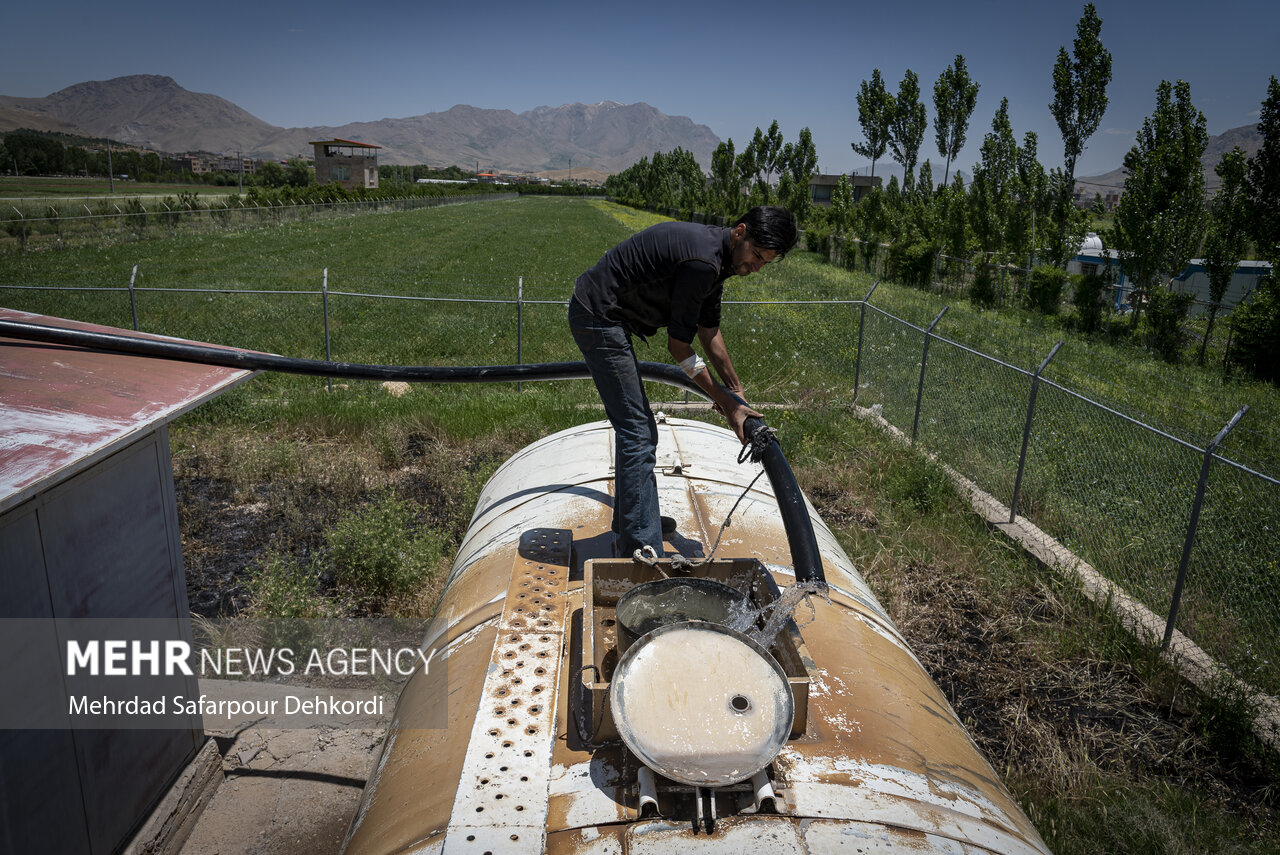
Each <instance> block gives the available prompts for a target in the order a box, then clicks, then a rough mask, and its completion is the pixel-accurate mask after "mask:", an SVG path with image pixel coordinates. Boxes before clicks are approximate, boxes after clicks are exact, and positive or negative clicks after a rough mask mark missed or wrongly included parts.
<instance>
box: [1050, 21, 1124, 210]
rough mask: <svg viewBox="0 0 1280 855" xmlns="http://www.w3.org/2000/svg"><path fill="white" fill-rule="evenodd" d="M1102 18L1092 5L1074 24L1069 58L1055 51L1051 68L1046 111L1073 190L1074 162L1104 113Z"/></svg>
mask: <svg viewBox="0 0 1280 855" xmlns="http://www.w3.org/2000/svg"><path fill="white" fill-rule="evenodd" d="M1101 33H1102V19H1101V18H1099V17H1098V12H1097V10H1096V9H1095V8H1094V7H1093V4H1092V3H1089V4H1087V5H1086V6H1085V7H1084V14H1083V15H1081V16H1080V22H1079V23H1078V24H1076V40H1075V43H1074V44H1073V45H1072V52H1071V55H1070V56H1068V55H1067V49H1066V48H1065V47H1060V48H1058V60H1057V62H1055V63H1054V65H1053V103H1052V104H1050V105H1049V110H1050V111H1052V113H1053V118H1054V119H1055V120H1057V122H1058V129H1059V130H1060V131H1062V153H1063V161H1064V165H1065V168H1066V175H1067V181H1068V183H1069V185H1070V186H1069V189H1070V190H1071V191H1072V192H1073V193H1074V192H1075V187H1076V161H1077V160H1078V159H1079V157H1080V155H1081V153H1082V152H1083V151H1084V147H1085V146H1084V144H1085V142H1086V141H1088V139H1089V137H1091V136H1093V134H1094V132H1095V131H1097V130H1098V125H1099V124H1100V123H1101V122H1102V115H1103V113H1105V112H1106V111H1107V104H1108V103H1109V101H1108V99H1107V84H1109V83H1110V82H1111V53H1110V52H1109V51H1108V50H1107V49H1106V48H1105V47H1103V46H1102V41H1101V39H1100V38H1099V36H1100V34H1101Z"/></svg>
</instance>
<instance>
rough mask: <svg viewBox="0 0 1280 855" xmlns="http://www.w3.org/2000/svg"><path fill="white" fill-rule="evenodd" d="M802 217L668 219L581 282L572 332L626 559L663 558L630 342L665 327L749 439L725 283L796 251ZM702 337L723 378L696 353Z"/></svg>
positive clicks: (646, 412)
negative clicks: (603, 443) (608, 449)
mask: <svg viewBox="0 0 1280 855" xmlns="http://www.w3.org/2000/svg"><path fill="white" fill-rule="evenodd" d="M795 242H796V221H795V218H794V217H793V216H792V215H791V212H790V211H788V210H787V209H786V208H782V207H777V206H761V207H756V208H752V209H751V210H750V211H748V212H747V213H746V214H744V215H743V216H742V218H741V219H739V220H738V221H737V222H736V223H734V225H733V227H732V228H724V227H722V226H711V225H702V224H698V223H678V222H668V223H660V224H658V225H656V226H652V227H650V228H648V229H645V230H644V231H642V232H639V233H638V234H635V235H633V236H632V237H630V238H628V239H626V240H624V241H623V242H622V243H620V244H618V245H617V246H615V247H614V248H613V249H611V250H609V251H608V252H607V253H605V255H604V257H603V258H601V259H600V261H598V262H597V263H596V264H595V266H594V267H592V268H591V269H590V270H588V271H586V272H585V273H583V274H582V275H581V276H579V277H578V279H577V282H576V283H575V285H574V289H573V298H572V299H571V300H570V301H569V329H570V331H571V332H572V333H573V339H574V341H575V342H576V343H577V345H578V348H579V349H580V350H581V351H582V356H583V358H584V359H585V360H586V363H587V368H588V370H589V371H590V372H591V379H592V380H593V381H594V382H595V385H596V390H597V391H598V392H599V393H600V399H601V401H603V402H604V411H605V415H606V416H607V417H608V419H609V423H610V424H611V425H613V431H614V439H615V442H614V446H615V451H616V459H615V461H614V523H613V525H614V530H615V531H616V532H617V533H618V537H619V542H618V546H619V554H620V555H631V554H632V553H633V552H634V551H635V550H637V549H641V548H643V547H645V546H651V547H653V549H654V551H655V552H656V553H657V554H658V555H662V554H663V551H662V530H663V526H662V519H661V517H660V515H659V510H658V485H657V480H656V477H655V476H654V471H653V470H654V465H655V464H656V462H657V447H658V425H657V422H656V421H655V419H654V417H653V412H652V411H651V410H650V408H649V399H648V397H647V396H646V395H645V392H644V385H643V383H642V382H641V379H640V369H639V362H638V360H637V358H636V354H635V350H634V348H633V347H632V343H631V338H632V336H640V338H641V339H647V337H648V336H651V335H654V334H655V333H656V332H657V331H658V329H659V328H661V327H666V328H667V350H668V351H670V353H671V356H672V358H673V359H675V361H676V362H678V363H679V364H680V367H681V368H682V369H684V372H685V373H686V374H688V375H689V376H690V377H692V378H693V380H694V382H695V383H697V384H698V386H699V387H701V388H702V390H703V391H704V392H706V393H707V394H708V395H709V396H710V397H711V400H712V401H713V402H714V404H715V408H716V410H717V411H719V412H720V413H721V414H723V415H724V417H725V418H726V419H727V420H728V422H729V426H730V427H731V428H733V432H734V433H736V434H737V435H738V439H739V440H741V441H742V442H743V443H745V442H746V441H747V437H746V436H745V435H744V433H743V428H744V424H745V422H746V420H747V419H748V418H749V417H751V416H759V415H760V414H759V413H757V412H756V411H755V410H753V409H751V407H749V406H747V404H745V403H744V402H743V387H742V381H741V380H739V379H738V374H737V372H736V371H735V370H734V368H733V361H732V360H731V359H730V358H729V351H728V349H727V348H726V347H725V343H724V337H723V336H722V335H721V334H720V302H721V298H722V296H723V293H724V281H725V280H726V279H728V278H729V277H730V276H748V275H750V274H752V273H755V272H757V271H758V270H760V268H762V267H764V266H765V265H766V264H768V263H769V262H771V261H775V260H779V259H781V258H782V257H783V256H784V255H786V254H787V252H788V251H790V249H791V248H792V247H793V246H795ZM695 336H696V337H697V339H698V341H699V343H700V344H701V345H702V349H703V352H705V353H706V356H707V359H708V360H710V362H711V366H712V367H714V368H715V372H716V374H717V375H718V376H719V378H720V382H717V381H716V379H715V377H713V376H712V375H711V372H710V370H708V368H707V366H706V363H704V362H703V360H702V359H701V358H700V357H699V356H698V355H697V354H696V353H695V352H694V349H693V339H694V337H695Z"/></svg>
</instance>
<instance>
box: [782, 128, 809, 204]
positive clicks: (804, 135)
mask: <svg viewBox="0 0 1280 855" xmlns="http://www.w3.org/2000/svg"><path fill="white" fill-rule="evenodd" d="M781 168H782V169H783V170H784V172H785V174H786V175H787V176H788V177H789V178H790V185H791V188H790V195H789V197H787V198H783V199H782V200H781V201H782V202H783V203H784V204H786V206H787V207H788V208H789V209H790V210H791V213H792V214H794V215H795V217H796V219H797V220H798V221H799V222H801V223H804V222H805V221H806V220H807V219H808V217H809V209H810V208H812V207H813V203H812V199H811V196H810V194H811V190H810V188H809V182H810V180H811V179H812V178H813V173H814V171H815V170H816V169H817V168H818V150H817V148H816V147H815V146H814V144H813V132H812V131H810V130H809V129H808V128H801V129H800V137H799V140H798V141H797V142H796V143H795V144H794V145H793V144H791V143H787V144H786V145H785V146H784V147H783V157H782V159H781ZM779 195H780V196H781V195H782V194H781V192H779Z"/></svg>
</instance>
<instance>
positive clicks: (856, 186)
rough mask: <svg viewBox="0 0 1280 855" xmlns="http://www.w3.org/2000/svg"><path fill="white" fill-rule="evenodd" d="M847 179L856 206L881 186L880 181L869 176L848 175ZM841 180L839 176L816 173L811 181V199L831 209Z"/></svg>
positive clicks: (814, 202)
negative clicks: (837, 183) (872, 190)
mask: <svg viewBox="0 0 1280 855" xmlns="http://www.w3.org/2000/svg"><path fill="white" fill-rule="evenodd" d="M845 177H846V178H847V179H849V188H850V189H851V190H852V191H853V201H854V204H857V203H858V202H859V201H861V200H862V197H863V196H864V195H865V194H866V193H868V192H870V190H871V188H872V187H879V186H880V179H879V178H872V177H871V176H869V175H846V176H845ZM839 180H840V176H839V175H827V174H825V173H815V174H814V176H813V177H812V178H810V179H809V198H810V199H812V200H813V204H815V205H821V206H822V207H824V208H829V207H831V194H832V193H834V192H835V189H836V182H838V181H839Z"/></svg>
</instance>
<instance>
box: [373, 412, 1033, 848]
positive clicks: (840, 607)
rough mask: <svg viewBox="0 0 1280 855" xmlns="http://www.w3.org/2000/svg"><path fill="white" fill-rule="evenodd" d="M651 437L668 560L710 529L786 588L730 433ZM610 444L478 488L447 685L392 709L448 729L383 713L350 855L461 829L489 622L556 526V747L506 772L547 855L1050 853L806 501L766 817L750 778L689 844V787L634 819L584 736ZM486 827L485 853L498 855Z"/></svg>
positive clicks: (773, 511)
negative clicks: (565, 572) (801, 597)
mask: <svg viewBox="0 0 1280 855" xmlns="http://www.w3.org/2000/svg"><path fill="white" fill-rule="evenodd" d="M660 432H661V436H662V439H661V445H660V449H659V475H658V483H659V499H660V502H661V505H662V510H663V513H664V514H666V515H669V516H672V517H674V518H675V520H676V522H677V531H676V532H675V533H674V534H672V535H671V536H670V537H669V540H668V544H667V547H668V551H669V552H676V551H678V552H680V553H682V554H684V555H687V556H695V557H696V556H705V555H706V554H707V553H709V552H710V551H711V548H712V544H714V542H715V539H716V537H717V536H718V535H720V536H721V538H722V539H721V542H720V546H719V548H718V550H717V551H716V554H715V557H716V558H717V559H719V558H725V559H734V558H750V559H758V560H760V561H762V562H764V566H765V568H766V570H767V571H768V572H769V573H770V574H771V575H772V577H773V579H774V581H775V582H776V583H777V585H778V586H779V587H780V588H785V587H786V586H788V585H790V584H791V583H792V582H793V581H794V573H793V572H792V569H791V568H790V567H789V566H788V563H787V562H788V561H789V560H790V552H789V548H788V545H787V543H786V540H785V534H784V532H783V527H782V522H781V519H780V518H779V515H778V510H777V505H776V502H775V501H774V499H773V496H772V494H771V492H769V491H768V487H767V481H765V480H764V479H761V481H759V482H757V483H756V485H755V486H754V487H753V488H751V490H749V491H748V492H746V494H745V495H744V490H745V489H746V487H747V485H748V484H749V483H750V481H751V479H752V478H754V477H755V475H756V474H757V473H758V472H759V468H758V466H755V465H752V464H744V465H738V464H737V463H736V459H737V452H738V443H737V441H736V439H735V438H734V437H733V436H732V434H730V433H729V432H728V431H725V430H722V429H719V428H715V427H712V426H709V425H705V424H701V423H698V422H688V421H683V420H675V419H667V420H664V422H663V424H661V425H660ZM610 437H611V432H610V430H609V427H608V425H607V424H605V423H597V424H591V425H584V426H582V427H579V428H574V429H571V430H568V431H564V432H562V433H559V434H556V435H553V436H549V437H546V438H545V439H543V440H541V441H539V442H538V443H535V444H534V445H532V446H530V447H529V448H527V449H525V450H524V451H522V452H521V453H520V454H518V455H516V456H515V457H513V458H512V459H511V460H510V461H508V462H507V463H506V464H504V465H503V467H501V468H500V469H499V470H498V472H497V473H496V474H495V475H494V477H493V478H492V479H491V481H490V482H489V484H488V485H487V486H486V488H485V490H484V491H483V493H482V496H481V498H480V502H479V505H478V508H477V511H476V515H475V517H474V518H473V523H472V528H471V529H470V530H469V532H468V535H467V537H466V538H465V539H464V542H463V543H462V545H461V547H460V549H459V554H458V558H457V560H456V562H455V565H454V570H453V573H452V575H451V581H450V584H449V587H448V588H447V590H446V591H445V594H444V597H443V599H442V602H441V606H440V609H439V611H438V613H437V616H436V619H435V621H434V622H433V625H432V627H431V629H430V630H429V631H428V641H427V643H426V645H425V647H426V649H427V650H429V651H430V652H431V655H432V656H433V657H445V658H447V661H448V666H449V667H448V669H447V676H446V675H445V672H444V671H443V670H437V669H433V670H431V672H430V673H429V674H425V675H419V676H417V677H415V678H414V679H412V680H411V681H410V683H409V685H408V687H407V688H406V691H405V693H404V696H403V697H402V698H401V701H400V709H398V710H397V718H398V719H399V718H401V717H402V711H407V710H408V709H410V708H411V707H413V706H414V705H421V704H447V719H448V722H449V726H448V727H447V728H444V729H439V730H417V731H411V730H400V731H398V732H397V731H396V726H395V723H394V722H393V725H392V735H391V737H390V738H389V740H388V744H387V747H386V750H385V752H384V756H383V758H382V760H381V761H380V763H379V767H378V769H377V771H376V772H375V774H374V776H373V777H372V779H371V781H370V783H369V786H368V787H367V788H366V791H365V794H364V797H363V800H362V804H361V807H360V811H359V815H358V821H357V823H356V825H355V826H354V827H353V831H352V835H351V837H350V841H349V847H348V852H349V853H352V855H356V853H359V855H369V853H404V852H434V851H440V850H441V847H442V846H444V844H445V832H446V831H448V832H449V841H448V844H449V845H448V846H447V847H446V848H448V849H450V850H451V849H452V844H453V840H454V834H453V829H452V828H451V826H452V827H461V826H462V825H463V824H465V823H466V822H467V820H466V819H464V818H462V817H460V816H457V815H456V814H457V813H458V811H459V810H460V808H459V806H463V807H462V810H465V809H467V807H470V809H471V810H472V812H473V813H474V807H476V806H480V802H479V801H478V799H479V798H480V796H479V795H478V794H477V792H473V791H477V790H481V789H483V787H484V786H485V785H483V784H481V785H479V786H478V784H477V779H476V777H475V776H476V774H477V773H476V772H475V770H476V769H478V768H480V766H479V761H478V760H474V759H473V755H474V754H475V753H476V752H480V753H481V755H483V753H485V752H487V751H488V748H487V745H488V743H487V742H486V738H491V737H490V735H489V734H488V730H487V729H485V728H483V727H481V726H480V725H479V724H477V716H478V715H479V716H480V717H484V716H488V715H492V714H493V710H496V709H497V705H495V704H494V703H493V701H494V699H493V698H491V697H489V696H488V695H487V694H484V695H482V692H487V691H488V688H487V687H488V686H489V685H490V676H491V675H492V673H493V671H492V670H491V668H492V667H494V665H495V663H497V662H498V661H500V659H501V657H502V655H503V654H504V652H505V648H504V647H503V644H504V642H503V634H502V632H501V631H500V629H499V621H500V620H505V618H503V617H502V615H503V614H504V606H505V605H507V604H510V602H511V598H512V591H513V590H514V588H513V585H518V584H519V582H520V574H521V572H522V571H521V569H520V567H521V560H522V559H521V558H520V555H519V553H520V551H521V547H520V544H521V543H522V537H524V536H525V535H526V533H527V532H530V531H534V530H547V529H562V530H566V531H567V532H569V533H570V534H571V536H572V545H573V552H572V557H571V559H570V566H569V568H568V569H569V573H570V575H569V583H568V585H567V587H566V588H565V589H563V593H560V594H557V596H558V597H559V598H560V599H561V600H562V603H558V604H557V606H556V608H555V609H554V610H553V615H554V616H552V617H549V619H551V620H553V621H554V622H555V623H554V625H553V626H551V627H549V628H550V629H551V630H552V633H551V634H552V635H554V636H556V637H557V638H558V639H559V642H558V643H559V646H560V653H559V655H560V657H561V661H560V663H559V664H558V673H557V675H556V680H555V682H554V685H555V692H554V698H553V699H552V702H553V704H554V721H553V725H552V726H553V728H554V737H553V738H552V739H551V740H550V742H549V743H548V744H547V746H548V747H549V749H550V750H549V755H548V753H546V752H544V753H542V754H540V755H539V756H537V757H536V759H535V758H529V760H530V764H529V765H528V767H525V768H519V769H518V771H519V775H520V776H527V777H528V778H529V781H526V782H521V783H524V784H528V785H529V786H530V787H536V788H543V789H542V793H541V796H542V798H543V801H542V802H538V803H537V804H538V808H539V810H542V811H544V813H543V828H542V831H543V833H544V836H543V837H542V838H541V839H540V840H539V844H540V845H541V846H543V847H545V850H546V851H548V852H574V853H643V852H664V853H666V852H680V853H684V852H690V853H692V852H699V851H705V852H729V853H741V852H744V851H763V850H764V849H767V850H769V851H779V852H785V851H792V852H814V853H816V852H839V851H849V852H857V851H862V852H886V851H919V852H949V853H969V852H998V853H1044V852H1047V849H1046V848H1045V846H1044V844H1043V842H1042V841H1041V840H1040V838H1039V836H1038V834H1037V833H1036V831H1035V829H1034V828H1033V826H1032V825H1031V823H1030V822H1029V821H1028V820H1027V818H1026V816H1025V815H1023V814H1022V812H1021V810H1020V809H1019V807H1018V805H1017V803H1016V802H1015V801H1014V800H1013V799H1012V797H1011V796H1010V795H1009V793H1008V791H1007V790H1006V789H1005V788H1004V786H1003V785H1002V784H1001V783H1000V781H999V779H998V777H997V776H996V775H995V773H994V771H993V770H992V769H991V767H990V765H989V764H988V763H987V762H986V760H985V759H984V758H983V757H982V756H981V754H980V753H979V752H978V750H977V748H976V747H975V746H974V744H973V741H972V740H971V739H970V738H969V736H968V734H967V733H966V732H965V730H964V728H963V727H962V725H961V724H960V722H959V721H958V719H957V718H956V715H955V713H954V712H953V711H952V710H951V708H950V706H949V705H948V704H947V702H946V699H945V697H944V696H943V695H942V693H941V692H940V691H939V690H938V688H937V686H935V685H934V684H933V682H932V680H930V678H929V676H928V674H927V673H926V672H925V671H924V669H923V668H922V667H921V666H920V664H919V662H918V661H917V660H916V658H915V657H914V655H912V653H911V651H910V650H909V649H908V648H907V646H906V644H905V643H904V642H903V640H902V638H901V637H900V636H899V634H898V632H897V630H896V629H895V628H894V626H893V623H892V621H890V620H889V618H888V617H887V615H886V613H885V612H884V609H883V608H882V607H881V606H880V605H879V603H878V602H877V601H876V599H875V597H874V595H873V594H872V593H871V591H870V589H869V588H868V587H867V585H866V583H865V582H864V581H863V580H862V579H861V577H860V576H859V575H858V573H857V572H856V570H855V569H854V568H853V566H852V564H851V563H850V562H849V559H848V558H847V556H845V555H844V553H843V551H841V549H840V547H839V545H838V543H837V542H836V540H835V538H834V536H833V535H832V534H831V532H830V531H829V530H828V529H827V528H826V527H825V526H824V525H823V524H822V522H821V520H819V519H818V518H817V516H816V514H815V513H813V512H812V508H810V512H811V514H812V515H813V517H814V527H815V530H816V534H817V539H818V544H819V547H820V549H821V552H822V558H823V565H824V571H825V573H826V578H827V580H828V582H829V583H830V584H831V596H830V599H829V600H823V599H819V598H814V597H811V598H810V599H809V605H805V604H802V605H801V606H800V608H799V609H798V610H797V612H796V613H795V620H796V623H797V624H799V627H800V632H801V633H802V634H803V641H804V644H805V645H806V647H807V651H808V654H809V657H810V658H809V659H808V660H807V662H806V668H807V670H808V672H809V673H808V675H807V678H806V679H807V680H808V681H809V684H808V716H807V723H806V725H805V727H804V728H803V732H801V733H798V734H796V733H793V734H792V738H791V739H789V740H788V741H787V742H786V744H785V745H784V746H783V747H782V749H781V751H780V752H779V754H778V755H777V757H776V758H775V759H774V762H773V763H772V764H771V765H770V767H769V769H768V773H769V778H770V780H771V782H772V789H773V791H774V796H775V798H774V799H773V807H774V809H775V810H776V814H775V815H769V814H764V813H755V810H756V804H757V802H756V796H755V789H756V786H755V785H754V784H753V783H752V782H750V781H747V782H744V783H743V784H741V785H734V786H731V787H725V788H722V789H719V790H715V791H712V792H713V799H714V809H715V813H716V815H717V817H718V819H717V822H716V825H715V830H714V832H713V833H711V834H707V833H706V832H705V831H703V832H702V833H700V834H695V833H694V831H693V822H692V820H693V818H694V816H695V814H694V811H695V807H694V804H695V803H694V799H693V794H692V788H691V787H687V786H681V785H677V784H675V783H674V782H671V781H668V780H666V779H663V778H661V777H660V776H659V777H658V778H657V781H656V788H655V790H654V791H652V792H650V797H651V799H652V801H653V803H654V806H656V808H657V810H658V813H659V815H657V816H646V817H644V818H642V817H641V816H640V791H639V785H638V779H639V770H640V765H639V763H638V761H637V760H636V759H635V757H634V756H633V755H631V753H630V752H629V751H627V750H626V749H625V747H624V746H623V745H622V744H621V743H620V742H618V741H616V740H614V741H603V742H601V741H598V740H595V739H594V738H593V734H592V728H593V727H594V724H595V723H594V722H593V721H592V720H591V715H590V711H591V707H590V703H591V701H590V698H591V694H592V693H591V690H590V688H584V685H586V686H589V685H590V684H591V683H592V681H593V678H592V677H590V676H589V675H588V676H584V673H583V672H584V664H585V663H584V654H583V644H584V641H583V635H584V625H583V621H584V612H586V611H587V609H586V608H585V606H586V603H585V602H584V590H583V582H582V578H583V571H584V564H585V562H586V561H587V560H589V559H593V558H611V557H612V552H611V542H612V536H611V534H610V521H611V517H612V507H611V505H612V499H611V493H612V481H611V475H612V472H611V466H610V463H611V461H612V459H613V455H612V446H611V441H610ZM762 485H765V486H762ZM739 500H741V501H740V503H739V504H738V507H737V510H736V511H735V512H734V516H733V521H732V524H731V525H730V526H729V527H728V528H726V529H724V530H723V532H721V530H720V527H721V524H722V523H723V522H724V519H725V516H726V514H728V512H729V510H730V508H731V507H733V505H734V503H735V502H739ZM513 568H515V569H514V571H513ZM561 606H563V607H561ZM592 632H595V628H593V629H592ZM552 646H554V645H552ZM550 649H551V646H548V648H547V651H548V652H549V651H550ZM490 706H492V709H489V708H488V707H490ZM584 711H585V712H586V715H584ZM504 721H505V720H504ZM490 729H492V728H490ZM477 734H479V736H477ZM540 750H541V749H540ZM481 759H486V760H487V759H492V758H483V757H481ZM544 764H545V765H544ZM508 771H510V769H509V770H508ZM535 782H536V783H535ZM534 797H535V796H534V795H533V794H530V795H529V797H528V798H529V799H530V803H531V804H532V803H533V802H532V800H533V798H534ZM544 804H545V807H543V805H544ZM491 831H492V832H493V834H497V833H498V829H497V828H494V829H492V830H491ZM469 833H470V832H469ZM510 833H516V834H523V832H521V831H519V830H515V831H514V832H510V831H509V832H508V837H509V834H510ZM485 834H486V840H488V841H490V842H491V843H492V848H491V849H490V851H493V852H502V851H508V849H507V848H506V847H505V845H500V843H501V842H502V841H501V840H500V839H499V837H492V836H488V835H489V831H486V832H485ZM476 837H477V841H478V840H479V834H477V835H476ZM473 842H474V841H473ZM508 842H510V841H508ZM519 842H520V843H522V844H523V843H524V842H525V841H524V839H523V838H522V840H521V841H519ZM482 851H483V850H482Z"/></svg>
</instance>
